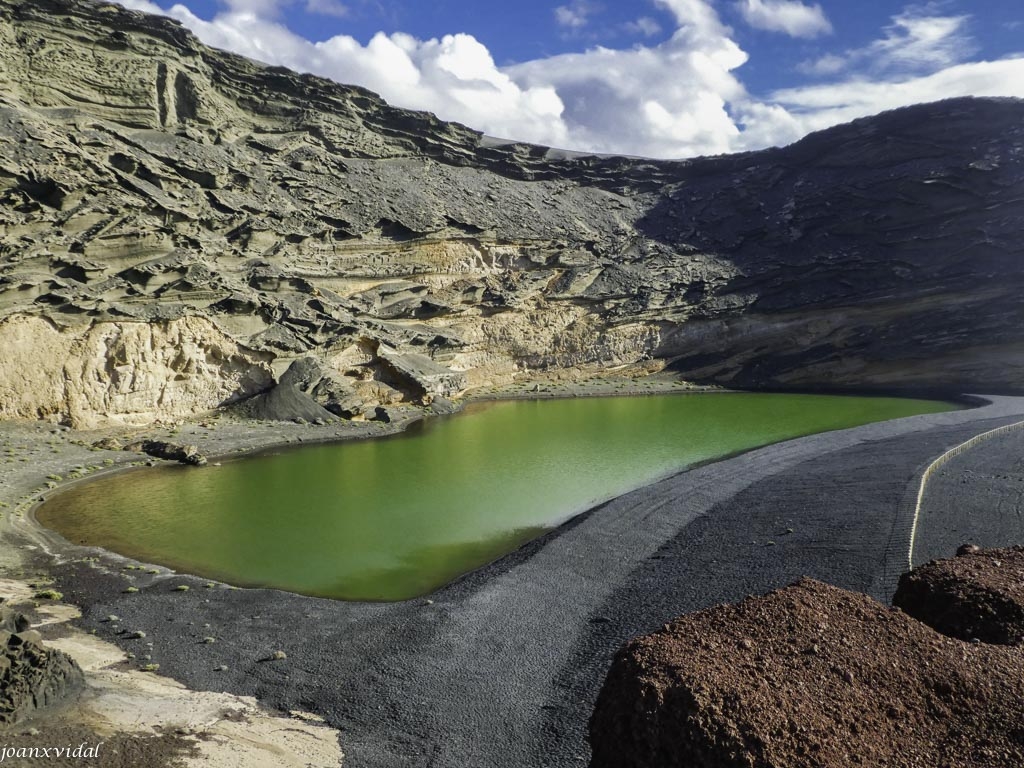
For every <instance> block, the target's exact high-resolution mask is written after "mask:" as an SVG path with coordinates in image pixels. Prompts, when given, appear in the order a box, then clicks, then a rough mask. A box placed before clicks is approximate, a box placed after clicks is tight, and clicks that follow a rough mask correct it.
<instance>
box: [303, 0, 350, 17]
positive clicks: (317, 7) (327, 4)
mask: <svg viewBox="0 0 1024 768" xmlns="http://www.w3.org/2000/svg"><path fill="white" fill-rule="evenodd" d="M306 13H315V14H319V15H320V16H335V17H337V18H339V19H340V18H343V17H345V16H348V13H349V11H348V6H346V5H344V4H343V3H340V2H338V0H306Z"/></svg>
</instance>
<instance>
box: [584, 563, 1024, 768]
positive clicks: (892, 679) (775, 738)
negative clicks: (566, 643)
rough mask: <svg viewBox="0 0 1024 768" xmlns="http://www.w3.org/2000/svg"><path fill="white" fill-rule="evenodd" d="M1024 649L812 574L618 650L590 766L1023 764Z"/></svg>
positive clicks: (942, 767) (593, 732) (987, 767)
mask: <svg viewBox="0 0 1024 768" xmlns="http://www.w3.org/2000/svg"><path fill="white" fill-rule="evenodd" d="M1022 662H1024V654H1022V652H1021V651H1020V650H1019V649H1014V648H1002V647H996V646H989V645H983V644H971V643H964V642H961V641H959V640H954V639H951V638H948V637H945V636H943V635H941V634H939V633H937V632H935V631H934V630H932V629H930V628H929V627H927V626H925V625H923V624H921V623H920V622H917V621H915V620H914V619H912V618H910V617H909V616H907V615H906V614H904V613H903V612H901V611H899V610H896V609H891V608H887V607H885V606H883V605H881V604H879V603H877V602H875V601H874V600H872V599H871V598H869V597H867V596H865V595H860V594H855V593H851V592H847V591H844V590H841V589H837V588H835V587H830V586H828V585H826V584H822V583H819V582H815V581H810V580H803V581H800V582H798V583H797V584H794V585H793V586H790V587H787V588H786V589H782V590H779V591H777V592H773V593H770V594H768V595H765V596H763V597H753V598H748V599H746V600H744V601H743V602H741V603H739V604H736V605H724V606H717V607H714V608H710V609H708V610H705V611H701V612H699V613H695V614H692V615H689V616H684V617H683V618H681V619H678V620H677V621H674V622H672V623H671V624H668V625H666V626H665V628H664V629H663V630H662V631H659V632H656V633H654V634H652V635H648V636H646V637H641V638H638V639H636V640H634V641H632V642H630V643H629V644H628V645H627V646H626V647H625V648H624V649H623V650H622V651H620V652H619V654H618V656H617V657H616V659H615V662H614V664H613V665H612V668H611V671H610V672H609V674H608V678H607V680H606V682H605V685H604V688H603V689H602V691H601V693H600V696H599V698H598V702H597V707H596V710H595V712H594V715H593V717H592V718H591V722H590V739H591V745H592V747H593V761H592V763H591V766H592V768H673V767H675V766H678V767H679V768H741V767H742V768H853V767H854V766H871V768H882V767H883V766H887V767H888V768H918V767H920V768H1011V767H1013V768H1019V766H1022V765H1024V675H1022V669H1024V663H1022Z"/></svg>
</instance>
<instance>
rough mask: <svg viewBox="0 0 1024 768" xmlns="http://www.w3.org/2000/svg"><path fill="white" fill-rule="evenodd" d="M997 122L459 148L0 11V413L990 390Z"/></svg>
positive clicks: (1005, 299) (1014, 251) (78, 25)
mask: <svg viewBox="0 0 1024 768" xmlns="http://www.w3.org/2000/svg"><path fill="white" fill-rule="evenodd" d="M1022 188H1024V103H1022V102H1020V101H1015V100H957V101H949V102H943V103H939V104H933V105H926V106H921V107H914V108H910V109H906V110H902V111H897V112H893V113H888V114H885V115H881V116H879V117H877V118H871V119H866V120H861V121H858V122H856V123H853V124H851V125H847V126H842V127H839V128H836V129H832V130H829V131H825V132H823V133H819V134H816V135H813V136H810V137H808V138H807V139H805V140H803V141H801V142H799V143H797V144H795V145H793V146H791V147H788V148H786V149H780V150H769V151H765V152H759V153H750V154H744V155H736V156H729V157H722V158H711V159H700V160H694V161H687V162H667V161H646V160H635V159H625V158H601V157H594V156H577V155H573V154H569V153H561V152H555V151H550V150H547V149H545V148H543V147H536V146H531V145H526V144H510V143H502V142H497V141H494V140H491V139H489V138H487V137H484V136H482V135H481V134H479V133H476V132H474V131H471V130H469V129H467V128H465V127H463V126H460V125H456V124H451V123H444V122H441V121H439V120H437V119H436V118H434V117H433V116H431V115H428V114H423V113H417V112H409V111H404V110H400V109H395V108H392V107H390V106H388V105H387V104H385V103H384V102H383V101H382V100H381V99H380V98H379V97H377V96H376V95H374V94H372V93H370V92H368V91H365V90H362V89H359V88H354V87H348V86H341V85H336V84H334V83H331V82H329V81H325V80H322V79H318V78H315V77H311V76H302V75H297V74H294V73H292V72H289V71H286V70H283V69H278V68H267V67H264V66H261V65H258V64H255V63H253V62H251V61H248V60H245V59H242V58H239V57H236V56H232V55H229V54H226V53H222V52H219V51H215V50H211V49H209V48H207V47H205V46H203V45H202V44H201V43H199V42H198V41H197V40H196V39H195V38H194V37H193V36H192V35H191V34H190V33H188V32H187V31H185V30H184V29H183V28H182V27H181V26H179V25H177V24H176V23H174V22H172V21H169V20H167V19H163V18H156V17H152V16H147V15H144V14H139V13H135V12H130V11H126V10H123V9H121V8H119V7H115V6H107V5H99V4H95V3H93V2H90V1H89V0H0V349H2V350H3V355H0V417H6V418H10V417H32V418H34V417H47V418H56V419H60V420H63V421H66V422H69V423H72V424H74V425H76V426H88V425H92V424H97V423H101V422H106V421H111V420H113V421H120V422H125V423H145V422H147V421H151V420H153V419H155V418H160V417H175V416H183V415H188V414H191V413H195V412H198V411H202V410H204V409H208V408H212V407H214V406H216V405H218V404H221V403H224V402H228V401H231V400H237V399H241V398H244V397H247V396H249V395H252V394H255V393H257V392H261V391H265V390H267V389H268V388H271V387H273V386H274V385H275V382H277V381H278V380H279V379H280V378H281V377H282V375H283V374H284V373H285V371H286V370H288V368H289V366H292V364H293V363H295V362H296V361H301V363H300V365H299V367H298V369H293V372H292V376H291V377H290V378H286V382H287V384H286V385H287V386H288V387H289V388H292V387H294V388H298V389H300V390H303V391H305V392H306V393H307V394H309V395H311V396H312V397H314V398H315V399H316V400H318V401H319V402H320V403H322V404H324V405H326V406H327V407H328V408H329V409H330V410H332V411H333V412H335V413H337V414H340V415H347V416H356V417H359V416H360V415H362V414H366V413H373V412H374V410H373V409H374V408H376V407H377V406H380V405H387V404H388V403H392V402H397V401H414V402H424V401H429V400H431V399H432V398H434V397H438V396H444V397H452V396H457V395H458V394H460V393H462V392H464V391H465V390H467V389H471V388H473V387H479V386H484V385H489V384H504V383H508V382H510V381H511V380H512V379H513V378H514V377H516V376H517V375H520V374H521V373H522V372H523V371H525V370H529V369H568V370H569V371H570V375H573V374H574V373H575V372H583V371H595V370H596V371H601V370H606V369H609V368H612V367H617V366H623V365H628V364H631V363H637V362H643V361H651V360H654V361H660V363H659V364H665V365H668V366H670V367H672V368H673V369H674V370H675V371H677V372H678V374H679V375H680V376H682V377H684V378H688V379H693V380H698V381H706V382H717V383H721V384H727V385H741V386H750V387H815V388H830V387H907V388H925V387H941V388H946V389H973V390H985V391H993V390H1015V391H1019V390H1021V389H1022V386H1021V384H1020V382H1021V381H1022V380H1024V377H1022V375H1021V374H1022V372H1024V343H1022V341H1021V338H1020V334H1019V329H1020V328H1021V327H1022V321H1024V305H1022V303H1021V302H1020V301H1019V298H1018V297H1019V296H1020V294H1021V291H1022V285H1021V283H1022V273H1021V269H1020V267H1019V259H1020V257H1021V255H1022V245H1021V238H1020V237H1019V233H1020V231H1021V228H1022V225H1024V197H1022V195H1021V189H1022Z"/></svg>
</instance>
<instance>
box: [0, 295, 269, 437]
mask: <svg viewBox="0 0 1024 768" xmlns="http://www.w3.org/2000/svg"><path fill="white" fill-rule="evenodd" d="M0 349H3V350H4V354H3V357H2V358H0V418H8V419H9V418H23V419H56V420H59V421H62V422H66V423H69V424H71V425H72V426H74V427H77V428H90V427H96V426H101V425H105V424H109V423H118V424H125V425H141V424H148V423H150V422H152V421H154V420H156V419H158V418H175V417H181V416H189V415H192V414H194V413H198V412H202V411H209V410H212V409H213V408H216V407H217V406H220V405H223V404H225V403H229V402H231V401H234V400H238V399H241V398H243V397H246V396H249V395H254V394H256V393H257V392H261V391H263V390H265V389H267V388H268V387H269V386H271V384H272V381H273V379H272V377H271V375H270V370H269V367H268V366H267V365H266V364H265V363H264V362H262V361H260V360H259V359H258V357H256V356H254V355H253V354H251V353H249V352H247V351H245V350H242V349H241V348H239V346H238V345H237V344H236V343H234V342H233V341H231V339H229V338H228V337H227V336H225V335H224V334H223V333H222V332H220V331H219V330H218V329H217V328H216V326H214V325H213V323H211V322H210V321H209V320H207V319H205V318H198V317H189V318H183V319H181V320H171V321H165V322H156V323H137V322H136V323H132V322H127V323H125V322H122V323H113V322H99V323H93V324H88V325H78V326H71V327H68V328H57V327H56V326H54V325H53V324H52V323H51V322H49V321H48V320H46V319H44V318H42V317H38V316H35V317H34V316H26V315H14V316H11V317H8V318H5V319H4V320H2V321H0Z"/></svg>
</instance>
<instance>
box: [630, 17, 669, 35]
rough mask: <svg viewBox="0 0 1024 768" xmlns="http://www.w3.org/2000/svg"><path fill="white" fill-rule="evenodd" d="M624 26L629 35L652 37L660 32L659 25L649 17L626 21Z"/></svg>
mask: <svg viewBox="0 0 1024 768" xmlns="http://www.w3.org/2000/svg"><path fill="white" fill-rule="evenodd" d="M624 26H625V30H626V31H627V32H628V33H629V34H631V35H643V36H644V37H654V36H655V35H657V34H659V33H660V32H661V24H659V23H658V22H657V21H655V20H654V19H652V18H651V17H650V16H641V17H640V18H639V19H637V20H636V21H627V22H626V24H625V25H624Z"/></svg>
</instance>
